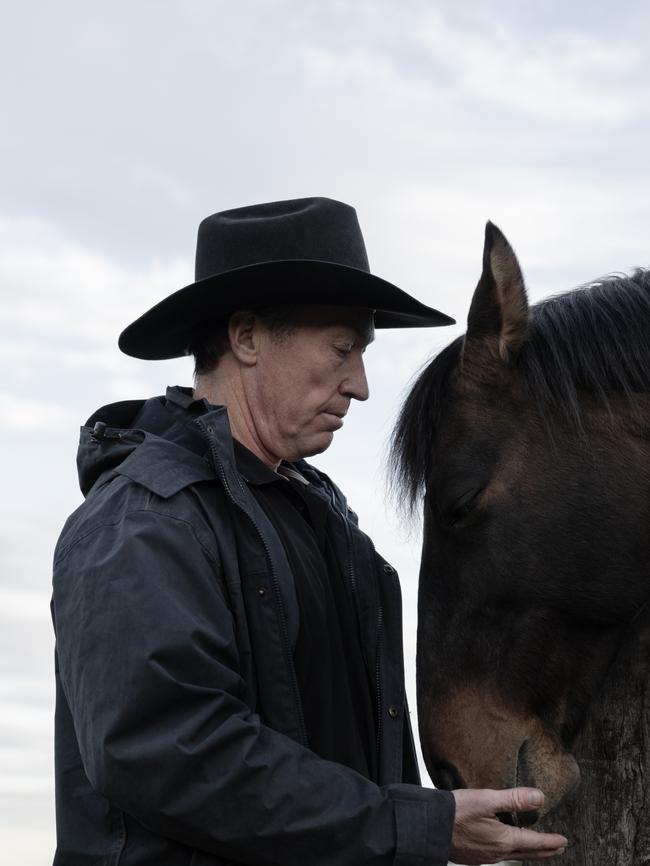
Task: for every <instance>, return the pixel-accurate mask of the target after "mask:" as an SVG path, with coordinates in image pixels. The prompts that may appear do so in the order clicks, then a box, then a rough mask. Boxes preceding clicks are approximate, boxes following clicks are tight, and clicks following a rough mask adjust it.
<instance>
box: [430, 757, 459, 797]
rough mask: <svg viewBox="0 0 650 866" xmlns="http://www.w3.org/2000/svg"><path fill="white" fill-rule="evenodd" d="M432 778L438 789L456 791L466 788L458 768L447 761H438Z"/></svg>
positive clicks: (434, 766)
mask: <svg viewBox="0 0 650 866" xmlns="http://www.w3.org/2000/svg"><path fill="white" fill-rule="evenodd" d="M431 778H432V779H433V783H434V785H435V786H436V788H444V789H445V790H446V791H454V790H456V789H458V788H465V787H466V785H465V782H464V781H463V777H462V776H461V775H460V773H459V772H458V770H457V769H456V767H454V765H453V764H448V763H447V762H446V761H436V762H435V763H434V765H433V770H432V772H431Z"/></svg>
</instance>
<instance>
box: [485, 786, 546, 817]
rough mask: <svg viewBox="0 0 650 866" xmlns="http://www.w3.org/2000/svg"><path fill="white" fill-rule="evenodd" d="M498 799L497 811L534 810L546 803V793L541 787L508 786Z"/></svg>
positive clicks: (499, 794) (500, 792)
mask: <svg viewBox="0 0 650 866" xmlns="http://www.w3.org/2000/svg"><path fill="white" fill-rule="evenodd" d="M495 793H497V792H495ZM497 801H498V802H497V804H496V808H495V810H494V811H495V812H532V811H534V810H535V809H541V807H542V806H543V805H544V794H543V792H542V791H540V790H539V788H508V789H507V790H505V791H499V792H498V797H497Z"/></svg>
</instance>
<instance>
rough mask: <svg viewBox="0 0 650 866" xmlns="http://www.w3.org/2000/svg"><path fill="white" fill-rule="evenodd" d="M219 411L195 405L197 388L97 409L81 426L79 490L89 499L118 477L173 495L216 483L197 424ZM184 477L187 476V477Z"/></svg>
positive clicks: (200, 402) (201, 402) (176, 388)
mask: <svg viewBox="0 0 650 866" xmlns="http://www.w3.org/2000/svg"><path fill="white" fill-rule="evenodd" d="M215 409H216V410H218V411H219V412H222V413H225V411H226V410H225V408H224V407H215V406H212V405H211V404H210V403H208V401H207V400H205V399H201V400H195V399H194V396H193V392H192V389H191V388H184V387H181V386H179V385H176V386H174V387H169V388H167V392H166V394H165V396H159V397H151V398H150V399H148V400H125V401H121V402H119V403H109V404H108V405H106V406H102V407H101V408H100V409H97V411H96V412H94V413H93V414H92V415H91V416H90V418H89V419H88V420H87V421H86V423H85V424H84V425H83V426H82V427H81V430H80V436H79V449H78V451H77V471H78V473H79V486H80V488H81V492H82V493H83V495H84V496H87V495H88V493H89V492H90V490H91V489H92V487H93V486H94V484H95V483H96V482H97V480H98V479H99V478H100V477H101V476H102V475H104V474H105V473H108V472H117V473H119V474H123V475H126V476H128V477H129V478H132V479H133V480H134V481H137V482H139V483H144V484H145V485H146V486H148V487H150V488H151V489H152V490H154V491H155V492H157V493H159V494H160V495H162V496H170V495H172V493H173V492H176V491H177V490H179V489H180V488H181V487H183V486H185V485H186V484H189V483H192V482H193V481H197V480H203V479H206V478H214V477H215V473H214V470H213V468H212V467H211V464H210V461H209V458H208V446H207V443H206V442H205V440H204V438H203V436H202V435H201V432H200V430H199V428H198V427H197V426H196V425H194V424H193V422H194V420H195V419H196V418H198V417H200V416H201V415H204V414H205V413H206V412H210V411H214V410H215ZM181 476H182V477H181Z"/></svg>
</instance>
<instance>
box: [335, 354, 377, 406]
mask: <svg viewBox="0 0 650 866" xmlns="http://www.w3.org/2000/svg"><path fill="white" fill-rule="evenodd" d="M341 393H343V394H345V395H346V396H347V397H350V399H352V400H367V399H368V397H369V396H370V389H369V387H368V379H367V377H366V368H365V365H364V363H363V358H362V357H359V360H358V362H357V364H355V367H354V370H353V371H351V372H350V374H349V375H348V376H347V378H346V379H345V380H344V381H343V383H342V385H341Z"/></svg>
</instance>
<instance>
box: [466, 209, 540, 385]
mask: <svg viewBox="0 0 650 866" xmlns="http://www.w3.org/2000/svg"><path fill="white" fill-rule="evenodd" d="M528 321H529V313H528V300H527V298H526V288H525V286H524V278H523V276H522V273H521V268H520V267H519V262H518V261H517V257H516V255H515V253H514V250H513V249H512V247H511V246H510V244H509V243H508V241H507V240H506V237H505V235H504V234H503V233H502V232H501V230H500V229H498V228H497V227H496V226H495V225H494V224H493V223H491V222H488V223H487V225H486V226H485V245H484V247H483V273H482V274H481V278H480V280H479V281H478V285H477V286H476V290H475V291H474V297H473V298H472V303H471V306H470V309H469V315H468V317H467V333H466V334H465V342H464V345H463V354H462V357H461V369H462V371H463V373H466V374H467V375H470V376H474V377H478V378H481V379H484V378H486V377H488V378H489V377H490V375H491V374H492V375H493V374H495V373H498V370H499V368H501V367H503V366H504V365H507V364H509V363H511V362H512V361H513V360H514V358H516V356H517V354H518V352H519V350H520V349H521V347H522V346H523V344H524V342H525V340H526V336H527V334H528Z"/></svg>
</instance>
